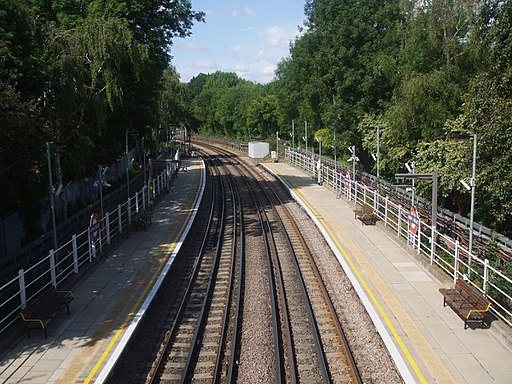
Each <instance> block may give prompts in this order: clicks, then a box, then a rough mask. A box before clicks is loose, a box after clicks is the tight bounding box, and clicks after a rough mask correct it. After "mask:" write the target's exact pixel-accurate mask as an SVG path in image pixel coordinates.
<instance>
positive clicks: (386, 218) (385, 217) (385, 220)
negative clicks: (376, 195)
mask: <svg viewBox="0 0 512 384" xmlns="http://www.w3.org/2000/svg"><path fill="white" fill-rule="evenodd" d="M388 201H389V197H388V196H386V202H385V203H384V226H385V227H387V226H388Z"/></svg>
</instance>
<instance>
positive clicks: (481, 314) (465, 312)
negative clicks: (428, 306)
mask: <svg viewBox="0 0 512 384" xmlns="http://www.w3.org/2000/svg"><path fill="white" fill-rule="evenodd" d="M439 292H441V294H442V295H443V307H445V306H446V304H448V305H449V306H450V307H452V309H453V310H454V311H455V312H456V313H457V314H458V315H459V316H460V317H462V318H463V319H464V329H466V328H467V327H468V322H469V321H476V322H480V323H481V324H483V322H484V320H485V316H486V315H487V313H488V312H489V309H490V308H491V302H490V301H489V300H487V299H486V298H485V297H484V296H482V294H481V293H480V292H479V291H477V290H476V289H474V288H473V287H472V286H471V285H469V283H466V282H465V281H464V280H462V279H457V280H456V282H455V287H454V288H439Z"/></svg>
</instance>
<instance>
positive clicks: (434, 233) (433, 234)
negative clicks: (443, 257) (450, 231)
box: [430, 223, 436, 265]
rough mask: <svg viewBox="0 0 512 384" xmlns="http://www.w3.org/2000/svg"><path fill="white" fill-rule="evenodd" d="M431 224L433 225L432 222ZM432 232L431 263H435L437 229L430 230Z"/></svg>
mask: <svg viewBox="0 0 512 384" xmlns="http://www.w3.org/2000/svg"><path fill="white" fill-rule="evenodd" d="M430 225H433V224H432V223H430ZM430 232H431V233H432V235H431V239H430V265H434V260H435V254H434V251H435V249H436V244H435V241H436V229H435V228H434V230H433V231H430Z"/></svg>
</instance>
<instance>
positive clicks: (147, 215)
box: [132, 209, 153, 231]
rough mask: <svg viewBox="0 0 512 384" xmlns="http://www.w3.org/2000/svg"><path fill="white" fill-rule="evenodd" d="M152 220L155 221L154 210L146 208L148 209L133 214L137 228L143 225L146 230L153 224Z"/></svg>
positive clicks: (133, 220)
mask: <svg viewBox="0 0 512 384" xmlns="http://www.w3.org/2000/svg"><path fill="white" fill-rule="evenodd" d="M152 221H153V212H151V211H150V210H146V209H145V210H143V211H139V212H137V213H135V215H133V219H132V222H133V223H134V225H135V227H136V228H138V227H142V228H144V231H146V229H147V226H148V225H151V223H152Z"/></svg>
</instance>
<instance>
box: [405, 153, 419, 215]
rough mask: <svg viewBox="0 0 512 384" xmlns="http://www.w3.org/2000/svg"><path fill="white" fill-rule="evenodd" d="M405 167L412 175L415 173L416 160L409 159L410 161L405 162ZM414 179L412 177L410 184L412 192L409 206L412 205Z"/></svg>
mask: <svg viewBox="0 0 512 384" xmlns="http://www.w3.org/2000/svg"><path fill="white" fill-rule="evenodd" d="M405 167H406V168H407V170H408V171H409V173H412V174H413V175H414V174H415V173H416V162H415V161H411V162H410V163H409V162H407V163H405ZM414 181H415V179H414V178H413V179H412V186H411V192H412V197H411V206H414V191H415V187H414ZM406 190H407V189H406Z"/></svg>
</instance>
